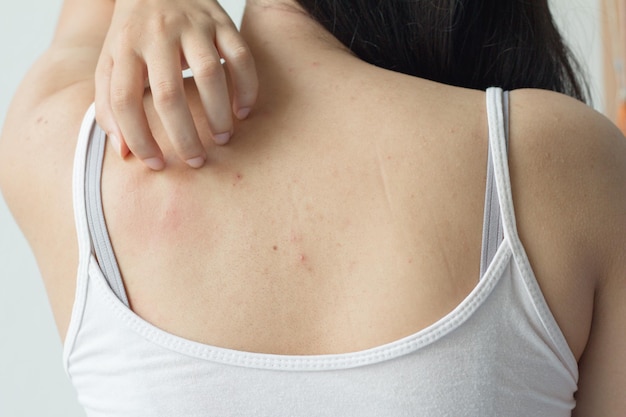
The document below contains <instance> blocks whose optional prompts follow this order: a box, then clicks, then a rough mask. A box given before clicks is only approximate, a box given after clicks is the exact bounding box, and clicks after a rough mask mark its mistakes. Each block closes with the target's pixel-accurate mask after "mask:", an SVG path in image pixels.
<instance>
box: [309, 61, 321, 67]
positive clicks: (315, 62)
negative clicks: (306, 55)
mask: <svg viewBox="0 0 626 417" xmlns="http://www.w3.org/2000/svg"><path fill="white" fill-rule="evenodd" d="M311 66H312V67H319V66H320V63H319V62H317V61H313V63H312V64H311Z"/></svg>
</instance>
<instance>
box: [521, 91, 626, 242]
mask: <svg viewBox="0 0 626 417" xmlns="http://www.w3.org/2000/svg"><path fill="white" fill-rule="evenodd" d="M510 157H511V170H512V175H517V176H518V178H519V180H520V185H521V186H522V187H526V188H531V189H533V190H534V195H535V196H539V197H541V196H542V195H543V197H544V198H543V200H545V201H544V202H545V203H547V204H548V205H551V206H552V208H553V209H554V210H558V213H559V214H560V217H569V220H570V221H574V220H576V221H578V222H579V223H578V224H577V226H578V227H577V229H578V230H580V231H581V232H582V233H584V234H583V236H580V237H581V239H582V238H583V237H587V238H593V239H599V238H601V239H603V240H606V239H607V238H608V237H609V235H607V234H606V233H610V232H611V231H612V230H607V227H606V226H607V222H606V221H605V220H606V218H607V217H606V216H609V215H611V212H612V211H615V210H618V211H619V210H620V207H621V210H623V209H624V208H625V207H624V204H625V203H626V201H625V200H624V198H625V197H626V139H625V138H624V136H623V135H622V133H621V132H620V131H619V130H618V129H617V127H616V126H615V125H614V124H612V123H611V122H610V121H609V120H608V119H607V118H606V117H604V116H603V115H602V114H600V113H598V112H597V111H595V110H593V109H592V108H590V107H588V106H587V105H585V104H584V103H581V102H579V101H577V100H575V99H572V98H570V97H567V96H565V95H562V94H558V93H554V92H550V91H543V90H530V89H529V90H518V91H513V92H512V93H511V155H510ZM546 198H547V199H546ZM550 202H552V204H549V203H550ZM555 214H557V213H556V212H555ZM615 215H616V213H612V218H615V217H614V216H615ZM616 220H617V219H616ZM620 220H621V221H624V219H623V218H622V219H620ZM624 226H626V225H624ZM623 230H626V229H622V231H623ZM596 232H600V233H602V234H603V236H602V237H599V236H597V233H596ZM623 235H624V233H620V234H619V235H618V236H616V238H623ZM582 240H584V239H582ZM594 243H597V242H594ZM594 246H595V245H594Z"/></svg>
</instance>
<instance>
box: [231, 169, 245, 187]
mask: <svg viewBox="0 0 626 417" xmlns="http://www.w3.org/2000/svg"><path fill="white" fill-rule="evenodd" d="M242 179H243V174H241V172H237V173H236V174H235V175H234V178H233V187H234V186H235V185H237V184H238V183H239V182H240V181H241V180H242Z"/></svg>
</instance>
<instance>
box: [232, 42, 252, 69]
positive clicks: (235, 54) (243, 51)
mask: <svg viewBox="0 0 626 417" xmlns="http://www.w3.org/2000/svg"><path fill="white" fill-rule="evenodd" d="M230 59H231V60H232V61H233V62H234V63H235V64H237V65H243V66H248V65H249V64H250V63H251V61H252V55H251V54H250V51H249V50H248V48H247V47H246V46H245V45H237V46H236V47H235V48H234V49H233V51H232V53H231V58H230Z"/></svg>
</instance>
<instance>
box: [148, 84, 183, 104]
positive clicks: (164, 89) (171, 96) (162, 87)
mask: <svg viewBox="0 0 626 417" xmlns="http://www.w3.org/2000/svg"><path fill="white" fill-rule="evenodd" d="M181 94H182V92H181V91H180V89H179V88H178V83H176V82H175V81H172V80H163V81H157V82H156V83H155V85H153V86H152V96H153V97H154V101H155V103H156V104H157V105H161V106H167V105H171V104H174V103H176V102H178V100H179V99H180V97H181Z"/></svg>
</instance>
